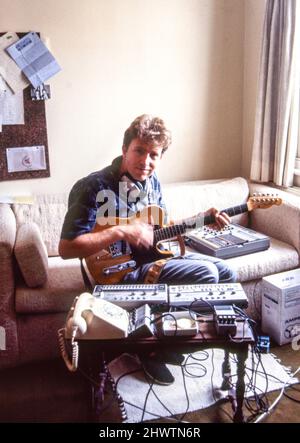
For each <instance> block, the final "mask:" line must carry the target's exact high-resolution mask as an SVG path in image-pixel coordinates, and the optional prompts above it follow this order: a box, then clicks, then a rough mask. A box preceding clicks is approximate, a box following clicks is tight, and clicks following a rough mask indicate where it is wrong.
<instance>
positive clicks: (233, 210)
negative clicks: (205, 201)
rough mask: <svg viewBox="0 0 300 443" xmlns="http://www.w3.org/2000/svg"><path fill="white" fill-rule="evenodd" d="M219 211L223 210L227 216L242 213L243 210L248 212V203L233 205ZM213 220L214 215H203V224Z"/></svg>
mask: <svg viewBox="0 0 300 443" xmlns="http://www.w3.org/2000/svg"><path fill="white" fill-rule="evenodd" d="M220 212H225V213H226V214H227V215H229V217H233V216H234V215H239V214H243V213H244V212H248V205H247V203H244V204H243V205H238V206H233V207H232V208H227V209H222V211H220ZM214 222H215V217H214V216H213V215H206V216H205V217H204V223H203V224H204V225H210V224H211V223H214Z"/></svg>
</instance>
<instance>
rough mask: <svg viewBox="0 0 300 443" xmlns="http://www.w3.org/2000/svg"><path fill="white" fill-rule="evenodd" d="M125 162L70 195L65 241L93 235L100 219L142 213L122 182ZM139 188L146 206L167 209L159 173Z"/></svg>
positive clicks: (83, 183)
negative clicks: (121, 175) (121, 168)
mask: <svg viewBox="0 0 300 443" xmlns="http://www.w3.org/2000/svg"><path fill="white" fill-rule="evenodd" d="M121 162H122V157H121V156H120V157H117V158H115V159H114V160H113V162H112V164H111V165H110V166H108V167H106V168H104V169H102V170H101V171H97V172H93V173H92V174H90V175H88V176H87V177H84V178H82V179H80V180H79V181H77V182H76V183H75V185H74V186H73V188H72V189H71V192H70V195H69V200H68V211H67V214H66V216H65V220H64V224H63V227H62V232H61V238H62V239H67V240H72V239H74V238H76V237H78V236H79V235H82V234H86V233H88V232H90V231H91V230H92V229H93V227H94V225H95V223H96V217H97V216H107V215H115V216H117V217H128V216H130V215H131V214H132V213H134V212H136V210H137V209H141V207H140V206H139V205H138V203H139V202H140V198H137V199H135V198H132V195H133V196H134V193H131V195H128V192H126V182H122V181H120V172H119V171H120V167H121ZM120 183H121V184H120ZM136 185H137V188H136V189H138V188H139V189H140V194H139V195H142V196H143V199H142V200H143V201H142V204H143V205H144V206H146V205H152V204H155V205H158V206H160V207H161V208H163V209H164V210H165V209H166V207H165V204H164V202H163V198H162V193H161V186H160V182H159V180H158V178H157V176H156V174H155V173H154V174H153V175H152V176H151V177H149V178H147V179H146V180H145V182H142V183H141V182H136ZM140 203H141V202H140ZM138 206H139V207H138Z"/></svg>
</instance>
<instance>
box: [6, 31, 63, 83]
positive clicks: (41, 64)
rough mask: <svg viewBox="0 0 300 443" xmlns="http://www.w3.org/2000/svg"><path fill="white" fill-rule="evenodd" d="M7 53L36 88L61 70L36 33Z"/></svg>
mask: <svg viewBox="0 0 300 443" xmlns="http://www.w3.org/2000/svg"><path fill="white" fill-rule="evenodd" d="M6 51H7V52H8V53H9V55H10V56H11V57H12V58H13V59H14V61H15V62H16V63H17V65H18V66H19V68H20V69H21V70H22V72H23V73H24V74H25V75H26V77H27V78H28V80H29V81H30V83H31V84H32V85H33V86H34V87H35V88H37V87H38V86H40V85H41V84H43V83H44V82H45V81H46V80H48V78H50V77H52V76H53V75H54V74H56V73H57V72H59V71H60V70H61V68H60V66H59V65H58V63H57V61H56V60H55V58H54V57H53V55H52V54H51V53H50V51H49V50H48V49H47V48H46V46H45V45H44V43H43V42H42V40H41V39H40V38H39V36H38V35H37V33H36V32H29V33H28V34H26V35H25V36H24V37H22V38H20V40H18V41H17V42H16V43H14V44H13V45H11V46H9V47H8V48H6Z"/></svg>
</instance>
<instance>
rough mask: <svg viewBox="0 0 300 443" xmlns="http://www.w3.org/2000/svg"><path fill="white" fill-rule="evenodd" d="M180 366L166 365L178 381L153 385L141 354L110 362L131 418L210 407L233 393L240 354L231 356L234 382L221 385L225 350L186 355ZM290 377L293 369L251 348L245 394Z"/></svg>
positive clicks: (276, 386) (135, 420) (272, 386)
mask: <svg viewBox="0 0 300 443" xmlns="http://www.w3.org/2000/svg"><path fill="white" fill-rule="evenodd" d="M185 357H186V358H185V362H184V363H183V365H182V366H175V365H169V364H168V365H167V366H168V368H169V370H170V371H171V372H172V374H173V376H174V378H175V382H174V383H173V384H172V385H170V386H161V385H157V384H153V385H151V383H149V382H148V381H147V379H146V377H145V375H144V372H143V370H142V369H141V365H140V362H139V360H138V358H137V357H135V356H132V355H129V354H122V355H121V356H120V357H119V358H117V359H115V360H114V361H112V362H111V363H110V364H109V369H110V373H111V375H112V377H113V378H114V380H115V382H116V383H117V389H118V393H119V394H120V395H121V396H122V398H123V400H124V403H125V409H126V414H127V420H125V421H127V422H128V423H138V422H143V421H147V420H153V419H157V418H161V417H171V416H176V419H177V420H179V421H180V420H184V414H185V413H187V412H191V411H196V410H198V409H203V408H207V407H208V406H211V405H212V404H214V403H216V402H217V401H219V400H222V399H226V398H228V396H229V395H232V394H233V392H234V388H235V384H236V380H237V376H236V357H235V356H234V355H231V358H230V365H231V374H232V377H231V387H230V389H229V390H222V389H221V387H222V382H223V377H222V363H223V361H224V351H223V350H221V349H208V350H205V351H199V352H195V353H193V354H192V355H186V356H185ZM297 382H298V380H297V379H293V380H291V379H290V371H289V370H288V368H285V367H284V366H282V365H281V364H280V362H279V361H278V359H276V357H275V356H274V355H272V354H262V355H261V360H260V361H258V359H257V357H256V356H255V355H252V353H251V352H249V356H248V360H247V361H246V376H245V383H246V392H245V396H246V397H253V396H257V395H261V394H263V393H266V392H270V391H274V390H278V389H280V388H281V387H282V386H283V385H284V384H285V383H286V384H293V383H297Z"/></svg>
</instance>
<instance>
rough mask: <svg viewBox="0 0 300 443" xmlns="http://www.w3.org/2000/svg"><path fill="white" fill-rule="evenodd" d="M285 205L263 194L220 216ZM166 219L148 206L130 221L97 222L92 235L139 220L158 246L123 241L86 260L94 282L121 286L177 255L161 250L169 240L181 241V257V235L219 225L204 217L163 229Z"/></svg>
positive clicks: (113, 219)
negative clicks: (151, 230) (128, 277)
mask: <svg viewBox="0 0 300 443" xmlns="http://www.w3.org/2000/svg"><path fill="white" fill-rule="evenodd" d="M281 203H282V199H281V198H277V197H274V196H273V195H269V194H267V195H261V194H259V195H258V196H256V195H254V196H253V197H249V199H248V201H247V203H244V204H242V205H238V206H234V207H232V208H227V209H222V210H221V211H220V212H225V213H226V214H228V215H229V216H230V217H232V216H234V215H237V214H242V213H243V212H247V211H252V210H254V209H257V208H260V209H267V208H270V207H271V206H273V205H277V206H278V205H280V204H281ZM164 219H165V215H164V211H163V209H162V208H160V207H159V206H155V205H153V206H147V207H145V208H144V209H143V211H141V212H139V213H136V214H134V215H133V216H132V217H128V218H119V217H104V218H97V221H96V224H95V227H94V229H93V230H92V232H98V231H104V230H105V229H108V228H110V227H111V226H117V225H128V224H131V223H137V222H138V221H139V220H140V221H142V222H144V223H149V224H151V225H154V245H155V246H154V247H153V248H152V251H151V250H150V251H149V250H144V251H143V250H137V251H134V250H133V249H132V248H131V247H129V246H128V244H127V243H126V242H124V241H120V242H116V243H113V244H112V245H109V247H108V248H107V249H103V250H101V251H99V252H97V253H95V254H93V255H90V256H88V257H86V258H85V262H86V265H87V268H88V270H89V272H90V274H91V275H92V277H93V278H94V280H95V281H96V282H97V283H99V284H103V285H111V284H118V283H120V282H121V281H122V279H123V278H124V276H125V275H126V274H128V273H129V272H131V271H133V270H134V269H136V267H137V266H139V265H141V264H143V263H150V262H152V261H155V260H157V259H159V258H161V256H163V257H164V258H167V257H172V256H173V253H172V252H171V251H166V250H163V249H160V245H161V243H162V242H163V241H165V240H167V239H171V238H177V240H178V242H179V245H180V253H181V255H184V242H183V240H182V237H181V235H182V234H184V233H185V232H186V230H187V229H195V227H196V226H197V220H198V221H199V222H200V226H203V225H209V224H212V223H214V221H215V219H214V216H213V215H211V214H210V215H204V214H200V215H198V216H195V217H192V218H190V219H186V220H184V221H182V222H181V223H180V224H176V225H169V226H166V227H163V223H164ZM198 227H199V226H198Z"/></svg>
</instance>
